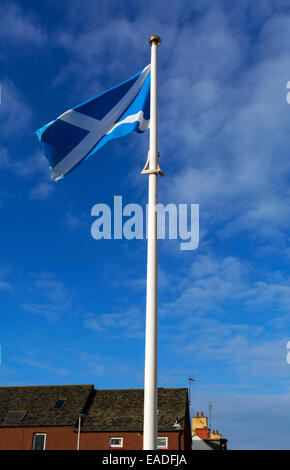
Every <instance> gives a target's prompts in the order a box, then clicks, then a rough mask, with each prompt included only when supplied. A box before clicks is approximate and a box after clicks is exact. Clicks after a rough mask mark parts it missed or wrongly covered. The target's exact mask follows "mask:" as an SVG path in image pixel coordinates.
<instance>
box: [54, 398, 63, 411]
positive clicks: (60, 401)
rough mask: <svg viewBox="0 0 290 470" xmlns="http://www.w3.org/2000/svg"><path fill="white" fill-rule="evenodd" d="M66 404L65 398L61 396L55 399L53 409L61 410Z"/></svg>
mask: <svg viewBox="0 0 290 470" xmlns="http://www.w3.org/2000/svg"><path fill="white" fill-rule="evenodd" d="M65 404H66V398H61V399H58V400H56V402H55V404H54V406H53V409H54V410H62V409H63V408H64V407H65Z"/></svg>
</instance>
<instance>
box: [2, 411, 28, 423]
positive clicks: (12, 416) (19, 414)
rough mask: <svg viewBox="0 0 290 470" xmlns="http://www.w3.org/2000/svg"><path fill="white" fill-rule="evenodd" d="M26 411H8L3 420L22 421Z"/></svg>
mask: <svg viewBox="0 0 290 470" xmlns="http://www.w3.org/2000/svg"><path fill="white" fill-rule="evenodd" d="M26 413H27V411H8V413H7V414H6V416H5V418H4V419H6V420H7V421H13V420H17V421H22V420H23V418H24V416H25V415H26Z"/></svg>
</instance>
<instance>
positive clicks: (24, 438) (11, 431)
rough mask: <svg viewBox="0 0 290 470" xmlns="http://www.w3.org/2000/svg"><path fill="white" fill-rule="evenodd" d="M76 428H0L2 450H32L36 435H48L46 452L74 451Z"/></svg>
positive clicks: (0, 448) (0, 447)
mask: <svg viewBox="0 0 290 470" xmlns="http://www.w3.org/2000/svg"><path fill="white" fill-rule="evenodd" d="M74 430H75V428H74V427H69V426H65V427H49V428H44V427H38V428H0V450H31V449H32V445H33V435H34V433H37V432H39V433H46V446H45V449H46V450H54V449H59V450H74V449H76V448H77V434H76V433H75V432H74Z"/></svg>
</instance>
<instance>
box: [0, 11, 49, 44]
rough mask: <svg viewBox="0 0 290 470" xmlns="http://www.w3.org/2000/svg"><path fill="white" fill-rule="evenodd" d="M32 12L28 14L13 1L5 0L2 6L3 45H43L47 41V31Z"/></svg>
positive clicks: (0, 25)
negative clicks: (6, 0) (7, 0)
mask: <svg viewBox="0 0 290 470" xmlns="http://www.w3.org/2000/svg"><path fill="white" fill-rule="evenodd" d="M33 16H34V15H32V13H31V12H30V13H29V14H27V13H26V12H25V11H23V9H22V8H21V7H20V6H18V5H17V4H16V3H13V2H5V3H3V4H2V5H1V6H0V40H1V42H2V45H3V43H4V46H6V47H7V46H9V45H20V44H21V47H22V48H23V47H24V46H25V45H29V44H30V45H31V44H33V46H36V45H42V44H43V43H44V42H45V41H46V33H45V31H44V30H43V28H42V27H41V25H40V24H39V22H38V21H37V19H36V18H35V17H33Z"/></svg>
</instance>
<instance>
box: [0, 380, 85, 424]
mask: <svg viewBox="0 0 290 470" xmlns="http://www.w3.org/2000/svg"><path fill="white" fill-rule="evenodd" d="M93 390H94V386H93V385H60V386H58V385H53V386H35V387H34V386H31V387H0V427H14V426H21V427H22V426H74V425H75V424H76V421H77V419H78V416H79V414H80V413H82V412H83V410H84V409H85V407H86V405H87V402H88V399H89V398H90V396H91V395H92V393H93ZM61 398H66V399H67V402H66V405H65V407H64V408H63V409H61V410H54V409H53V406H54V403H55V401H56V400H57V399H61ZM8 411H27V413H26V415H25V417H24V419H23V420H22V421H16V420H15V421H14V420H13V421H10V420H9V421H7V420H5V419H4V418H5V416H6V414H7V412H8Z"/></svg>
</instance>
